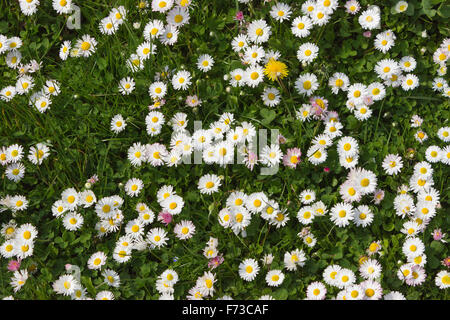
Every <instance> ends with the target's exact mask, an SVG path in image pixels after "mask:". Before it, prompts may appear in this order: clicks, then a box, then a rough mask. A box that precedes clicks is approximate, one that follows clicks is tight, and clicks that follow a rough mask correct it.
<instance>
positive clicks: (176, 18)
mask: <svg viewBox="0 0 450 320" xmlns="http://www.w3.org/2000/svg"><path fill="white" fill-rule="evenodd" d="M174 20H175V23H180V22H181V21H183V16H182V15H181V14H177V15H176V16H175V18H174Z"/></svg>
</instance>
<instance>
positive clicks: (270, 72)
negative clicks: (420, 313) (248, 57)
mask: <svg viewBox="0 0 450 320" xmlns="http://www.w3.org/2000/svg"><path fill="white" fill-rule="evenodd" d="M264 74H265V75H266V76H267V77H268V78H269V79H270V80H272V81H275V80H277V79H278V78H279V79H283V78H284V77H286V76H287V75H288V70H287V66H286V65H285V64H284V63H283V62H280V61H277V60H275V59H273V58H272V59H270V60H269V62H268V63H267V64H266V67H265V68H264Z"/></svg>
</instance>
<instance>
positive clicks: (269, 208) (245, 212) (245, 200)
mask: <svg viewBox="0 0 450 320" xmlns="http://www.w3.org/2000/svg"><path fill="white" fill-rule="evenodd" d="M254 215H259V216H260V217H261V218H262V219H263V220H266V221H267V222H268V223H269V224H270V225H274V226H275V227H276V228H277V229H278V228H280V227H284V226H285V225H286V223H287V222H288V221H289V216H288V214H287V213H286V210H285V209H282V208H280V206H279V204H278V202H277V201H275V200H272V199H269V198H268V197H267V195H266V194H265V193H264V192H254V193H251V194H249V195H247V194H246V193H244V192H242V191H233V192H232V193H230V195H229V196H228V198H227V199H226V206H225V207H224V208H223V209H221V210H220V211H219V216H218V220H219V223H220V225H221V226H222V227H224V228H226V229H227V228H230V229H231V230H233V232H234V233H235V234H236V235H238V234H239V233H241V234H242V236H244V237H245V235H246V231H245V228H246V227H248V226H249V225H250V223H251V220H252V218H253V216H254Z"/></svg>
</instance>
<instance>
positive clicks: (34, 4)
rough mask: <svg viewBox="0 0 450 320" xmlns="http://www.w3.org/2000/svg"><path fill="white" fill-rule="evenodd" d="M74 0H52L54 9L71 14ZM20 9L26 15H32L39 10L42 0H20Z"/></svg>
mask: <svg viewBox="0 0 450 320" xmlns="http://www.w3.org/2000/svg"><path fill="white" fill-rule="evenodd" d="M72 4H73V2H72V0H52V6H53V9H54V10H55V11H56V12H57V13H58V14H69V13H71V12H72V10H73V8H72ZM19 5H20V11H21V12H22V13H23V14H24V15H26V16H31V15H33V14H35V13H36V12H37V11H38V7H39V5H40V0H19Z"/></svg>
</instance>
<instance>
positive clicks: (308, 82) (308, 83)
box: [303, 80, 311, 90]
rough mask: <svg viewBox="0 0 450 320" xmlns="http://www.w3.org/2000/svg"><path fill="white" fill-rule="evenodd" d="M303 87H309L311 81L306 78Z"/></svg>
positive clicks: (306, 88) (307, 88)
mask: <svg viewBox="0 0 450 320" xmlns="http://www.w3.org/2000/svg"><path fill="white" fill-rule="evenodd" d="M303 89H305V90H309V89H311V81H309V80H306V81H305V82H303Z"/></svg>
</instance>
